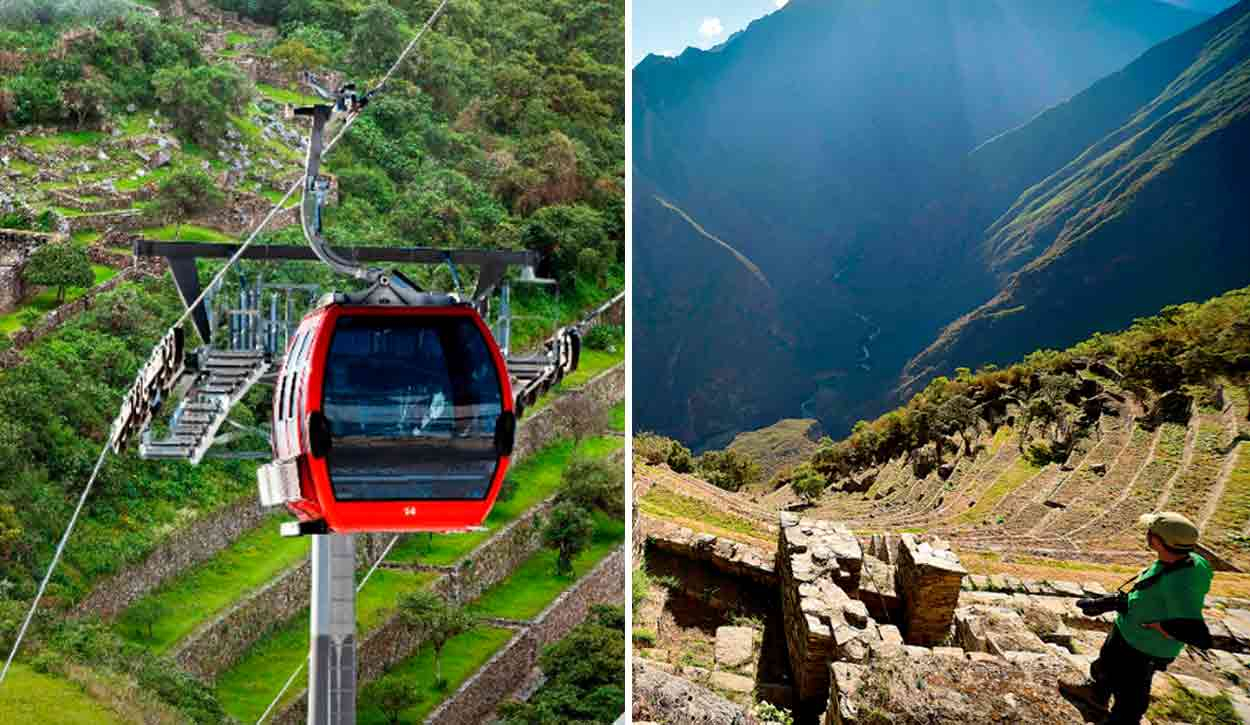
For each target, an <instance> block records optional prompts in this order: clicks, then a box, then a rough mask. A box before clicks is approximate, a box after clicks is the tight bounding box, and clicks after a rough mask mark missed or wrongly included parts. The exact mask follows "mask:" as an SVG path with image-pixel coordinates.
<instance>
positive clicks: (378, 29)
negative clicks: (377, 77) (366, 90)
mask: <svg viewBox="0 0 1250 725" xmlns="http://www.w3.org/2000/svg"><path fill="white" fill-rule="evenodd" d="M354 25H355V28H356V29H355V31H354V32H353V33H352V60H354V61H355V62H356V64H357V65H360V66H361V67H363V68H365V69H366V70H368V71H369V72H374V73H377V72H381V71H383V70H385V69H386V68H387V67H388V66H390V64H391V63H393V62H394V61H395V59H396V58H397V57H398V56H399V52H400V50H402V49H403V47H404V42H405V40H406V38H405V37H404V16H403V13H401V12H399V11H398V10H396V9H395V8H393V7H391V6H390V5H387V4H386V3H380V2H377V3H373V4H372V5H370V6H369V7H367V8H365V9H364V11H363V12H361V13H360V15H358V16H356V22H355V24H354Z"/></svg>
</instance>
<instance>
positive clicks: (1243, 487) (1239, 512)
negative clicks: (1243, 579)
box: [1207, 443, 1250, 549]
mask: <svg viewBox="0 0 1250 725" xmlns="http://www.w3.org/2000/svg"><path fill="white" fill-rule="evenodd" d="M1236 455H1237V459H1236V461H1235V462H1234V463H1233V469H1232V471H1230V472H1229V475H1228V481H1227V482H1226V483H1225V484H1224V495H1223V497H1221V498H1220V501H1219V504H1218V505H1217V506H1216V507H1215V513H1214V514H1212V517H1211V521H1210V522H1208V524H1207V529H1208V533H1209V535H1214V536H1213V538H1216V537H1218V536H1224V537H1225V538H1226V539H1227V540H1228V543H1233V544H1235V545H1237V546H1239V547H1241V548H1243V549H1245V548H1250V541H1247V540H1246V539H1245V538H1244V537H1243V536H1242V535H1241V532H1242V529H1243V528H1245V525H1246V522H1247V521H1250V444H1246V443H1242V444H1240V445H1239V446H1238V448H1237V454H1236ZM1216 540H1218V538H1217V539H1216Z"/></svg>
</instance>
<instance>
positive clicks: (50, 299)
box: [0, 264, 117, 335]
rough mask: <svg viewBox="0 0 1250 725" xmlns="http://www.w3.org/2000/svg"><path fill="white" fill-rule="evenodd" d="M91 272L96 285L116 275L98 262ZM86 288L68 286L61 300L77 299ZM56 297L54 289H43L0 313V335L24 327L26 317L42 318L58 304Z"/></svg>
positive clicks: (26, 320) (109, 268)
mask: <svg viewBox="0 0 1250 725" xmlns="http://www.w3.org/2000/svg"><path fill="white" fill-rule="evenodd" d="M91 273H92V276H93V279H94V284H96V285H99V284H103V283H105V282H107V281H109V280H110V279H112V278H113V277H115V276H117V270H115V269H113V268H112V267H105V266H104V265H100V264H93V265H91ZM87 289H88V288H86V287H78V288H74V287H70V288H68V289H66V290H65V298H64V300H63V302H72V301H74V300H76V299H78V298H79V297H81V296H83V295H84V294H85V293H86V292H87ZM56 298H57V291H56V290H52V289H47V290H43V291H42V292H39V293H38V294H36V295H35V296H34V297H31V298H30V299H29V300H27V301H26V302H23V303H22V304H21V305H20V306H19V307H18V308H17V309H16V310H13V311H12V312H8V313H5V314H3V315H0V335H11V334H13V333H14V332H17V331H18V330H20V329H22V328H23V327H26V326H27V325H28V319H27V318H29V319H30V320H39V319H42V318H43V316H44V315H46V314H47V313H49V312H51V311H52V310H54V309H56V308H57V307H58V306H59V303H58V302H57V299H56Z"/></svg>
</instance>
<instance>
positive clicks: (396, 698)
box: [361, 675, 424, 725]
mask: <svg viewBox="0 0 1250 725" xmlns="http://www.w3.org/2000/svg"><path fill="white" fill-rule="evenodd" d="M361 695H362V698H361V699H362V701H363V702H367V703H370V704H372V705H373V706H374V707H376V708H377V709H378V710H380V711H381V712H382V716H383V717H385V718H386V722H388V723H390V725H399V723H400V718H401V716H402V715H403V712H404V710H407V709H408V708H410V707H415V706H416V705H418V704H420V702H421V700H423V699H424V698H423V697H422V695H421V692H420V691H419V690H417V686H416V685H414V684H413V683H412V682H409V681H408V680H405V679H403V678H401V677H399V676H398V675H387V676H385V677H382V678H380V679H377V680H374V681H373V682H370V683H369V684H367V685H365V687H364V690H363V691H362V692H361Z"/></svg>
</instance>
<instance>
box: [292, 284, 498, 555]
mask: <svg viewBox="0 0 1250 725" xmlns="http://www.w3.org/2000/svg"><path fill="white" fill-rule="evenodd" d="M515 429H516V419H515V417H514V415H513V402H512V389H511V385H510V384H509V380H508V372H507V368H506V366H505V363H504V358H503V355H502V354H500V351H499V347H498V346H497V345H496V344H495V341H494V338H493V337H492V335H491V333H490V330H489V329H488V328H487V327H486V324H485V323H484V322H483V321H482V318H481V317H480V316H479V315H478V313H477V311H476V310H475V309H474V308H473V307H471V306H469V305H465V304H436V305H430V306H424V305H423V306H384V305H360V304H351V303H347V304H343V303H341V302H331V303H330V304H327V305H325V306H323V307H321V308H319V309H317V310H315V311H314V312H312V313H311V314H309V315H308V316H307V317H306V318H304V321H303V322H302V323H301V324H300V326H299V329H298V331H297V332H296V334H295V335H294V337H293V338H292V341H291V343H290V345H289V347H288V350H287V355H286V358H285V360H284V363H283V366H282V370H281V372H280V373H279V377H278V384H277V388H276V391H275V397H274V409H273V445H274V457H275V460H278V461H294V462H295V467H296V472H297V475H298V479H299V482H298V496H291V497H288V498H287V501H286V503H287V507H288V508H289V509H290V510H291V512H292V513H294V514H295V515H296V516H297V517H298V518H299V519H300V521H301V522H304V525H305V526H306V527H312V530H318V529H320V528H321V526H322V525H323V524H322V523H321V522H324V527H325V529H326V530H328V531H333V532H336V533H349V532H363V531H458V530H465V529H469V528H473V527H476V526H480V525H481V524H482V521H483V520H484V519H485V518H486V515H487V513H489V512H490V508H491V506H492V505H493V504H494V501H495V498H496V496H498V494H499V488H500V485H501V484H502V482H503V478H504V474H505V472H506V471H507V468H508V457H509V455H510V454H511V452H512V440H513V436H514V433H515ZM288 475H289V474H288ZM292 483H293V482H292ZM292 488H293V487H292ZM292 493H294V491H293V490H292Z"/></svg>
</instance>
